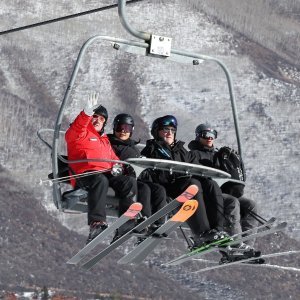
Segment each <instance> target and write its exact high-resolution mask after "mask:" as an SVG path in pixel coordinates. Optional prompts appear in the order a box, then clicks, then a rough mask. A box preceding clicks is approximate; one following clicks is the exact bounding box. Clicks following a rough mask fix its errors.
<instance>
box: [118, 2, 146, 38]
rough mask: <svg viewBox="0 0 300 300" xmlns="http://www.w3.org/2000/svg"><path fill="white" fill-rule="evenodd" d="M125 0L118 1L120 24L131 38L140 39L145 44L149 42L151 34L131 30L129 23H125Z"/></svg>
mask: <svg viewBox="0 0 300 300" xmlns="http://www.w3.org/2000/svg"><path fill="white" fill-rule="evenodd" d="M125 7H126V0H118V13H119V18H120V22H121V23H122V25H123V27H124V28H125V29H126V30H127V31H128V32H129V33H130V34H131V35H133V36H135V37H137V38H139V39H142V40H144V41H146V42H148V41H150V39H151V33H148V32H143V31H138V30H135V29H134V28H132V27H131V26H130V25H129V22H128V21H127V15H126V9H125Z"/></svg>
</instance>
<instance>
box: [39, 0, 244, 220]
mask: <svg viewBox="0 0 300 300" xmlns="http://www.w3.org/2000/svg"><path fill="white" fill-rule="evenodd" d="M118 13H119V19H120V22H121V24H122V25H123V27H124V28H125V29H126V30H127V31H128V32H129V33H130V34H131V35H132V36H134V37H136V38H138V39H140V40H142V41H134V40H126V39H120V38H115V37H109V36H102V35H96V36H94V37H91V38H90V39H88V40H87V41H86V42H85V43H84V44H83V46H82V47H81V50H80V52H79V54H78V57H77V60H76V63H75V65H74V68H73V72H72V74H71V78H70V80H69V83H68V86H67V89H66V91H65V94H64V98H63V100H62V103H61V106H60V109H59V112H58V115H57V119H56V122H55V126H54V129H41V130H39V132H38V136H39V138H40V139H41V140H42V141H43V142H44V143H45V144H46V145H47V147H48V148H50V150H51V157H52V177H53V185H52V188H53V201H54V204H55V206H56V207H57V208H58V209H59V210H60V211H65V212H66V211H77V212H86V211H87V204H86V199H87V191H86V190H85V189H82V188H77V189H72V190H68V191H65V192H63V188H62V186H63V185H64V184H65V183H64V182H60V180H59V179H60V176H61V172H60V167H61V166H62V165H63V166H66V165H68V164H69V165H70V164H71V163H72V162H71V161H69V160H67V159H66V157H63V156H62V155H60V154H59V153H58V145H59V137H60V135H62V134H64V132H63V131H62V130H61V124H62V119H63V115H64V111H65V108H66V106H67V105H68V103H69V98H70V94H71V91H72V89H73V86H74V83H75V80H76V77H77V74H78V71H79V67H80V64H81V62H82V60H83V58H84V56H85V54H86V51H87V49H88V48H89V47H90V46H91V45H92V44H93V43H95V42H98V41H101V42H109V44H110V46H111V47H112V49H113V50H115V51H124V52H127V53H130V54H132V55H141V56H148V57H152V58H155V59H163V60H171V61H175V62H178V63H184V64H189V65H191V66H193V67H194V68H195V67H197V68H198V67H199V64H200V62H203V61H213V62H215V63H217V64H218V65H219V66H220V67H221V69H222V70H223V71H224V73H225V76H226V79H227V84H228V90H229V98H230V101H231V107H232V113H233V119H234V126H235V132H236V138H237V145H238V151H239V154H240V156H241V157H242V146H241V141H240V135H239V125H238V118H237V112H236V103H235V98H234V93H233V88H232V80H231V75H230V72H229V71H228V69H227V67H226V66H225V65H224V64H223V63H222V62H221V61H220V60H218V59H216V58H213V57H210V56H207V55H201V54H197V53H193V52H187V51H185V50H176V49H173V48H172V45H171V44H172V39H171V38H170V37H165V36H160V35H154V34H152V33H147V32H142V31H138V30H135V29H134V28H132V27H131V26H130V24H129V22H128V20H127V16H126V0H118ZM49 130H50V131H52V132H53V139H52V145H50V144H49V143H48V142H46V141H45V139H44V138H43V137H42V133H43V132H45V131H49ZM144 160H145V159H144ZM98 161H99V160H98ZM129 161H130V160H129ZM123 163H126V162H123ZM127 163H129V162H127ZM130 163H131V164H132V167H133V168H134V169H135V170H136V172H137V173H140V172H141V170H143V168H145V165H144V163H143V162H138V161H133V160H131V161H130ZM152 167H153V166H152ZM155 167H156V168H160V164H159V163H157V164H156V165H155ZM171 170H172V166H170V167H169V171H171ZM224 173H225V172H224ZM201 174H202V175H205V173H203V172H202V173H201ZM227 175H228V174H227ZM220 177H221V178H220ZM228 177H229V176H226V175H225V176H224V174H223V175H222V176H218V175H216V176H215V178H214V179H217V180H221V181H220V183H219V184H222V183H224V182H225V181H227V180H228ZM118 200H119V199H117V198H116V197H115V196H114V194H113V193H112V191H111V190H110V192H109V195H108V201H107V205H108V210H107V214H108V216H116V215H117V208H118V204H117V203H118Z"/></svg>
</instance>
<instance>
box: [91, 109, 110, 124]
mask: <svg viewBox="0 0 300 300" xmlns="http://www.w3.org/2000/svg"><path fill="white" fill-rule="evenodd" d="M94 114H95V115H99V116H103V117H104V118H105V123H104V125H106V122H107V119H108V113H107V109H106V108H105V107H104V106H102V105H101V104H100V105H99V106H98V107H97V108H95V109H94Z"/></svg>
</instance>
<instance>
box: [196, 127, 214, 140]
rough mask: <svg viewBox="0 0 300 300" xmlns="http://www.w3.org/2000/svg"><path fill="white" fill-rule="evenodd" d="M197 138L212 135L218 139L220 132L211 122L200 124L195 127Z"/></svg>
mask: <svg viewBox="0 0 300 300" xmlns="http://www.w3.org/2000/svg"><path fill="white" fill-rule="evenodd" d="M195 134H196V140H198V139H200V138H201V137H202V138H208V137H211V138H213V139H216V138H217V136H218V132H217V131H216V130H215V129H212V126H211V125H210V124H209V123H205V124H200V125H198V126H197V127H196V129H195Z"/></svg>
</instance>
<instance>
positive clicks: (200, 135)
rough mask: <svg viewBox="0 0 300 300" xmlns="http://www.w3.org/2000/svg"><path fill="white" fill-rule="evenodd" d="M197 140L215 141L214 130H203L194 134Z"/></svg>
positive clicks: (215, 134) (215, 132)
mask: <svg viewBox="0 0 300 300" xmlns="http://www.w3.org/2000/svg"><path fill="white" fill-rule="evenodd" d="M196 137H197V138H203V139H209V138H212V139H216V138H217V131H216V130H204V131H201V132H200V133H197V134H196Z"/></svg>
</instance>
